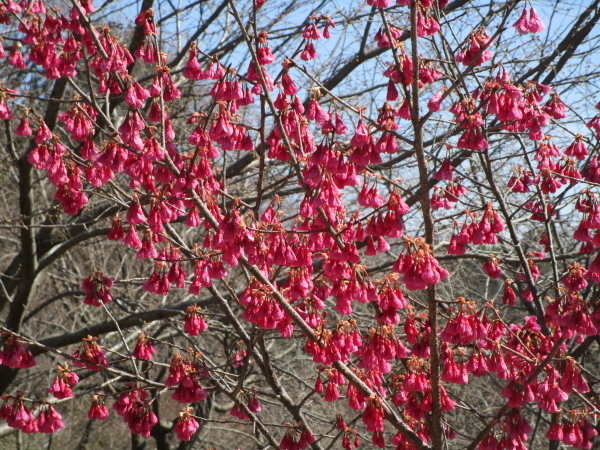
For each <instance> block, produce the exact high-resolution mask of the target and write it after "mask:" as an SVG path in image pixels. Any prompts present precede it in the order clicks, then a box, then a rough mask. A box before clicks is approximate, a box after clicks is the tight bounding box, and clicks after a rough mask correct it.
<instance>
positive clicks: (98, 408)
mask: <svg viewBox="0 0 600 450" xmlns="http://www.w3.org/2000/svg"><path fill="white" fill-rule="evenodd" d="M109 415H110V413H109V412H108V408H107V407H106V405H105V404H104V402H103V401H102V400H101V399H100V397H99V396H98V395H92V404H91V405H90V409H89V410H88V419H90V420H93V419H98V420H105V419H107V418H108V416H109Z"/></svg>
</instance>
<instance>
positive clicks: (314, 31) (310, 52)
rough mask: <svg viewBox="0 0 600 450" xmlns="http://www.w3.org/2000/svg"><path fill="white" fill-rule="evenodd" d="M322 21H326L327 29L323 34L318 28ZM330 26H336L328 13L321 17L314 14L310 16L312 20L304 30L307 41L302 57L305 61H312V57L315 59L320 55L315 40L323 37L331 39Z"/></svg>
mask: <svg viewBox="0 0 600 450" xmlns="http://www.w3.org/2000/svg"><path fill="white" fill-rule="evenodd" d="M321 21H324V22H325V29H324V30H323V34H321V32H320V31H319V29H318V28H317V25H318V24H319V22H321ZM330 27H335V23H334V22H333V20H331V17H329V16H328V15H323V16H321V17H319V16H316V15H314V14H313V15H312V16H311V17H310V22H309V23H308V25H306V27H305V28H304V31H303V32H302V37H303V38H304V39H306V41H307V42H306V45H305V46H304V50H302V53H300V59H302V60H303V61H310V60H311V59H315V58H316V57H317V56H318V53H317V51H316V50H315V46H314V44H313V41H316V40H317V39H321V38H322V37H324V38H326V39H329V38H330V37H331V34H330V31H329V28H330Z"/></svg>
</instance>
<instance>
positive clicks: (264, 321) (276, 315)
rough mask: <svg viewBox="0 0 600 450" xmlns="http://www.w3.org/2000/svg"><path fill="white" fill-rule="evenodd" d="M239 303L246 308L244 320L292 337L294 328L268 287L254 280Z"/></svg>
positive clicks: (241, 296)
mask: <svg viewBox="0 0 600 450" xmlns="http://www.w3.org/2000/svg"><path fill="white" fill-rule="evenodd" d="M239 301H240V304H241V305H242V306H245V307H246V309H245V310H244V314H243V317H244V320H247V321H248V322H250V323H255V324H257V325H258V326H259V327H260V328H265V329H267V330H274V329H278V330H279V332H280V333H281V334H282V335H283V336H285V337H290V336H291V335H292V333H293V331H294V328H293V325H292V322H291V319H290V318H289V316H288V315H287V314H286V313H285V311H284V310H283V309H282V308H281V306H279V304H278V303H277V301H276V300H275V298H274V294H273V291H272V290H271V289H270V288H269V287H268V286H264V285H262V284H261V283H260V282H258V281H257V280H254V281H253V282H251V283H250V284H249V285H248V287H247V288H246V289H245V290H244V292H243V293H242V295H240V297H239Z"/></svg>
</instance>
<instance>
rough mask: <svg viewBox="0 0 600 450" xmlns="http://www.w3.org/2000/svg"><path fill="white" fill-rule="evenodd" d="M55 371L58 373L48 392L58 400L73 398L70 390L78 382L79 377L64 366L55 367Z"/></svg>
mask: <svg viewBox="0 0 600 450" xmlns="http://www.w3.org/2000/svg"><path fill="white" fill-rule="evenodd" d="M56 369H57V370H58V373H57V374H56V378H55V379H54V382H53V383H52V386H50V388H49V389H48V392H49V393H50V394H52V395H54V396H55V397H56V398H58V399H63V398H68V397H73V390H72V389H71V388H72V387H73V386H75V385H76V384H77V383H78V382H79V377H78V376H77V374H76V373H75V372H71V371H70V370H69V366H67V365H66V364H65V365H64V366H56Z"/></svg>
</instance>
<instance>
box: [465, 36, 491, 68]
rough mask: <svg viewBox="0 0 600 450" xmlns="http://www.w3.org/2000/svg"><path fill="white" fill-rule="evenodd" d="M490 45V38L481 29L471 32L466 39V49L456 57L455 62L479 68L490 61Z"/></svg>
mask: <svg viewBox="0 0 600 450" xmlns="http://www.w3.org/2000/svg"><path fill="white" fill-rule="evenodd" d="M491 44H492V39H491V37H490V36H488V34H487V33H486V32H485V31H483V29H479V30H475V31H472V32H471V33H470V34H469V37H468V38H467V48H466V49H465V50H463V51H461V52H460V53H459V54H458V55H457V56H456V60H457V61H458V62H461V63H463V64H464V65H465V66H470V65H473V66H475V67H477V66H480V65H482V64H483V63H485V62H487V61H489V60H490V59H492V56H493V54H492V52H491V51H490V50H489V47H490V45H491Z"/></svg>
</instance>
